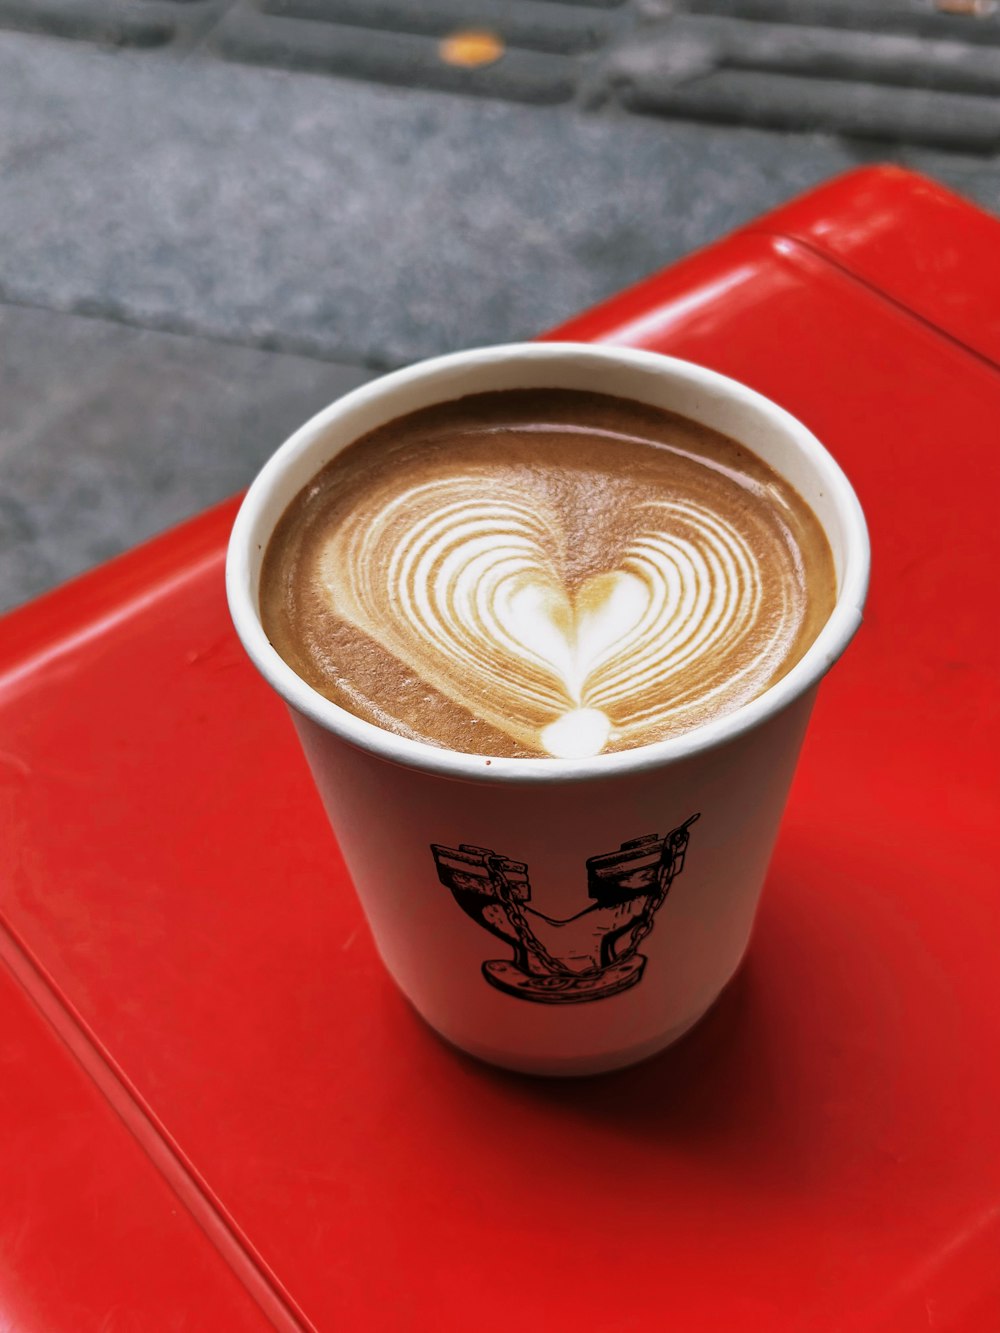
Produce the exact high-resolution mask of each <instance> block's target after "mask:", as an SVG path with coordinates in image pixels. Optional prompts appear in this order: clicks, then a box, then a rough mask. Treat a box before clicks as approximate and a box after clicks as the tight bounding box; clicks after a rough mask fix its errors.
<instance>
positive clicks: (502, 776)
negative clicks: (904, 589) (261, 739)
mask: <svg viewBox="0 0 1000 1333" xmlns="http://www.w3.org/2000/svg"><path fill="white" fill-rule="evenodd" d="M567 357H571V358H573V359H575V360H579V359H581V358H584V359H591V360H593V361H594V363H595V365H596V364H598V363H599V364H601V365H605V366H613V365H619V366H620V365H622V364H623V363H625V364H630V365H632V366H635V367H637V368H640V369H646V370H653V371H657V370H659V371H663V370H669V371H670V372H671V373H672V374H673V376H674V377H675V378H683V379H685V380H687V381H688V382H690V383H693V384H695V385H696V386H698V387H700V388H703V389H705V390H707V391H710V392H711V393H713V394H714V395H715V396H720V395H724V396H726V397H727V398H729V399H735V400H737V401H739V402H742V403H744V404H745V405H747V406H748V407H751V408H752V409H754V410H755V411H756V413H757V414H758V415H759V416H763V417H765V418H768V419H769V421H770V422H771V423H772V424H773V425H774V426H775V427H776V428H778V429H780V430H781V431H783V432H784V433H785V434H786V435H787V436H790V437H792V438H793V440H794V442H795V444H796V445H797V447H798V448H799V449H800V450H801V451H802V452H803V453H804V454H805V455H806V456H807V458H808V460H809V462H810V465H811V466H812V467H813V469H814V470H815V471H816V472H817V473H818V474H819V475H820V476H821V477H822V481H823V486H824V492H825V493H826V494H827V495H828V496H829V498H830V499H831V500H832V502H833V504H834V506H835V508H836V511H837V514H838V517H839V519H840V521H841V523H842V525H843V532H844V567H843V574H842V578H841V580H840V586H839V588H838V592H837V600H836V603H835V604H834V609H833V611H832V612H831V614H830V617H829V619H828V620H827V622H826V624H825V625H824V626H823V628H822V629H821V630H820V632H819V634H818V635H817V636H816V638H815V639H814V641H813V642H812V644H811V645H810V646H809V648H808V649H807V651H806V652H805V653H804V654H803V656H802V657H801V658H800V659H799V661H798V662H796V664H795V665H794V666H793V667H792V668H791V670H790V671H788V672H787V673H786V674H785V675H784V676H782V677H781V679H780V680H778V681H776V682H775V683H774V684H773V685H771V686H769V687H768V688H767V689H766V690H764V691H763V692H762V693H761V694H759V695H757V696H756V697H755V698H754V699H751V700H750V701H749V702H747V703H745V704H742V705H740V707H738V708H736V709H733V711H732V712H729V713H726V714H723V715H722V716H721V717H718V718H715V719H713V720H712V721H710V722H706V723H703V724H701V725H700V726H697V727H694V728H692V729H691V730H690V731H686V732H683V733H682V734H681V735H679V736H674V737H668V738H667V739H665V740H661V741H653V742H651V743H650V744H648V745H641V746H637V747H635V748H634V749H630V750H619V751H614V752H612V753H610V754H600V755H596V756H593V757H592V758H589V759H556V758H550V757H547V756H546V757H541V756H539V757H538V758H508V757H503V756H497V755H478V754H468V753H465V752H463V751H458V750H449V749H445V748H443V747H439V746H436V745H432V744H430V743H429V742H425V741H417V740H412V739H410V738H409V737H405V736H398V735H396V734H395V733H393V732H390V731H386V730H383V729H382V728H381V727H378V726H376V725H375V724H374V723H371V722H366V721H365V720H364V719H362V718H359V717H356V716H355V715H354V714H353V713H350V712H348V711H347V710H346V709H344V708H341V707H340V705H338V704H335V703H334V702H333V701H332V700H330V699H327V698H326V697H325V696H324V695H321V694H319V693H318V692H317V691H316V690H314V689H313V688H312V686H310V685H307V684H306V682H305V681H304V680H303V679H302V678H301V677H300V676H298V675H297V674H296V672H295V671H294V670H293V669H292V668H291V667H290V666H289V665H288V664H287V663H286V662H285V660H284V659H283V658H282V657H281V656H280V654H279V653H278V652H277V650H276V649H275V648H273V647H272V645H271V643H270V641H269V640H268V638H267V635H266V634H265V632H264V628H263V625H262V624H261V620H260V615H259V610H258V606H257V599H256V596H255V593H254V591H252V588H251V583H252V579H251V553H252V549H253V546H254V545H255V544H257V543H258V542H260V543H261V544H264V543H266V541H267V540H268V539H269V538H270V536H271V532H272V531H273V526H272V528H270V529H268V531H267V532H266V534H265V535H264V537H263V538H261V537H260V536H259V535H258V533H257V527H258V524H259V523H260V521H261V514H262V511H263V510H264V508H265V506H266V505H267V503H268V500H269V497H270V494H271V491H272V490H273V488H274V486H275V485H276V484H277V483H278V482H279V481H280V480H281V479H282V478H283V477H284V475H285V474H286V473H287V471H288V470H289V469H290V468H291V467H293V466H294V465H295V464H296V463H297V462H298V460H299V459H300V457H301V456H302V454H303V453H305V452H306V451H307V450H308V449H309V448H310V446H311V445H312V443H313V442H314V441H315V439H316V438H317V436H319V435H322V434H325V433H326V432H327V431H328V430H329V429H330V427H331V426H332V425H334V423H336V422H337V421H338V420H339V419H341V418H342V417H344V416H347V415H348V414H350V413H351V412H353V411H355V410H357V409H358V408H359V407H362V406H364V405H367V404H369V403H372V402H375V401H376V400H377V399H379V398H381V397H384V396H385V395H387V394H388V395H392V394H394V392H395V391H396V390H398V389H400V388H402V387H403V386H404V385H409V384H412V383H415V382H417V381H420V380H428V379H430V380H433V379H435V378H439V379H442V380H444V381H445V382H447V379H448V377H449V376H450V374H451V372H452V371H462V370H465V369H467V368H474V367H479V368H483V369H486V370H488V368H489V367H490V366H491V365H499V364H505V365H506V364H508V363H509V362H510V361H511V360H512V359H515V358H516V359H521V360H531V361H534V362H543V363H544V362H545V361H551V362H553V363H556V362H558V361H559V360H561V359H565V358H567ZM488 390H489V386H488V385H487V384H484V385H482V386H481V387H480V388H479V389H477V390H474V391H475V392H488ZM470 391H473V390H470ZM453 396H454V394H449V393H448V392H447V390H444V391H442V394H441V399H440V401H447V399H448V397H453ZM386 420H391V417H387V418H386ZM345 447H346V446H345ZM870 560H871V550H870V543H869V538H868V529H867V524H866V522H865V518H864V513H863V511H862V509H861V504H860V502H859V500H858V498H857V495H856V494H855V492H854V489H853V487H852V486H851V483H850V482H849V481H848V479H847V477H846V476H845V474H844V472H843V470H842V469H841V467H840V465H839V464H838V463H837V462H836V460H835V459H834V458H833V456H832V455H831V454H830V453H829V451H828V450H827V449H826V448H825V447H824V445H822V444H821V443H820V441H819V440H818V439H817V438H816V436H815V435H814V434H813V433H812V432H811V431H810V430H809V429H808V428H807V427H806V426H804V425H803V424H802V423H801V422H800V421H799V420H798V419H797V418H796V417H794V416H792V414H791V413H789V412H787V411H786V410H785V409H784V408H782V407H779V406H778V405H777V404H776V403H774V402H772V401H771V400H770V399H769V398H767V397H765V396H764V395H763V394H760V393H758V392H757V391H756V390H755V389H751V388H749V387H748V386H747V385H745V384H742V383H740V382H739V381H738V380H734V379H731V378H730V377H729V376H726V375H722V374H720V373H719V372H717V371H714V370H709V369H708V368H707V367H704V366H700V365H697V364H696V363H695V362H691V361H686V360H684V359H682V358H679V357H673V356H668V355H666V354H664V353H660V352H651V351H646V350H645V349H639V348H631V347H617V346H613V345H602V344H593V343H575V342H556V341H540V342H525V343H505V344H499V345H495V346H489V347H478V348H471V349H469V350H466V351H462V352H453V353H449V354H447V355H444V356H437V357H432V358H429V359H427V360H423V361H419V362H416V363H415V364H413V365H410V366H406V367H403V368H402V369H400V370H396V371H392V372H390V373H389V374H387V375H382V376H379V377H378V378H377V379H375V380H371V381H369V382H368V383H367V384H363V385H361V386H360V387H359V388H357V389H353V390H351V391H350V392H349V393H347V394H345V395H343V396H342V397H340V398H338V399H336V400H335V401H334V402H332V403H330V404H329V405H328V406H327V407H325V408H323V409H322V410H321V411H319V412H318V413H316V414H315V415H314V416H313V417H311V418H310V419H309V420H308V421H306V422H305V423H304V424H303V425H302V426H300V427H299V429H298V430H296V431H295V432H294V433H293V434H292V435H291V436H289V438H288V439H287V440H285V442H284V443H283V444H282V445H280V446H279V447H278V449H277V450H276V451H275V452H274V453H273V454H272V455H271V457H270V458H269V459H268V461H267V462H266V463H265V464H264V466H263V467H262V468H261V470H260V471H259V472H258V474H257V476H256V477H255V479H254V481H253V482H252V483H251V485H250V487H249V489H248V490H247V492H246V495H245V496H244V499H243V502H242V504H241V505H240V508H239V511H238V513H237V515H236V519H235V521H234V524H233V528H232V532H231V535H230V539H229V546H228V550H227V555H226V594H227V598H228V602H229V610H230V615H231V616H232V620H233V624H234V626H235V628H236V632H237V635H238V636H239V638H240V641H241V642H242V644H243V647H244V649H245V650H246V652H247V654H248V656H249V657H250V660H251V661H252V663H253V664H254V666H255V667H256V668H257V670H258V671H259V672H260V674H261V675H262V676H263V677H264V679H265V680H266V681H267V682H268V684H270V685H271V687H272V688H273V689H274V690H275V691H276V692H277V693H278V694H279V695H281V697H282V698H283V699H284V700H285V702H286V703H287V704H288V705H289V706H290V707H291V708H292V709H293V710H294V711H295V712H298V713H300V714H302V715H303V716H305V717H306V718H308V719H310V720H311V721H312V722H314V723H316V724H317V725H318V726H319V727H321V728H322V729H323V730H324V731H329V732H332V733H333V734H334V735H336V736H338V737H340V738H341V739H342V740H344V741H345V742H347V743H348V744H349V745H351V746H353V747H355V748H357V749H361V750H364V751H367V752H368V753H370V754H373V755H375V756H377V757H378V758H380V759H383V760H386V761H387V762H389V763H392V764H396V765H398V766H401V767H404V768H408V769H415V770H418V771H422V772H424V773H427V774H433V775H435V776H438V777H443V778H452V779H457V780H460V781H467V782H484V783H488V784H494V785H498V786H511V785H514V786H517V785H525V784H537V783H548V782H552V781H558V782H560V783H566V782H593V781H600V780H603V779H607V778H611V777H615V776H620V775H623V774H642V773H647V772H650V771H652V770H658V769H661V768H665V767H669V766H672V765H674V764H675V763H678V762H680V761H682V760H686V759H689V758H691V757H692V756H694V755H697V754H700V753H701V752H703V751H705V750H709V749H714V748H716V747H718V746H720V745H723V744H725V743H727V742H729V741H733V740H735V739H737V738H738V737H740V736H742V735H744V734H745V733H746V732H748V731H751V730H753V729H755V728H756V727H758V726H760V725H762V724H763V723H764V722H766V721H767V720H768V719H769V718H771V717H772V716H774V715H775V714H776V713H779V712H781V711H782V710H783V709H784V708H786V707H788V706H789V705H790V704H792V703H793V702H794V701H795V700H796V699H798V698H799V697H800V696H801V695H803V694H805V693H806V692H807V691H809V690H810V689H812V688H813V687H814V686H815V685H817V684H818V683H819V681H820V679H821V678H822V677H823V676H824V675H825V674H826V672H827V671H828V670H829V669H830V667H831V666H832V665H833V664H834V662H836V660H837V658H839V657H840V655H841V654H842V653H843V651H844V649H845V648H846V647H847V645H848V644H849V643H850V641H851V639H852V638H853V636H854V634H855V632H856V630H857V629H858V626H859V625H860V623H861V618H862V609H863V606H864V601H865V596H866V593H867V589H868V578H869V568H870Z"/></svg>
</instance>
